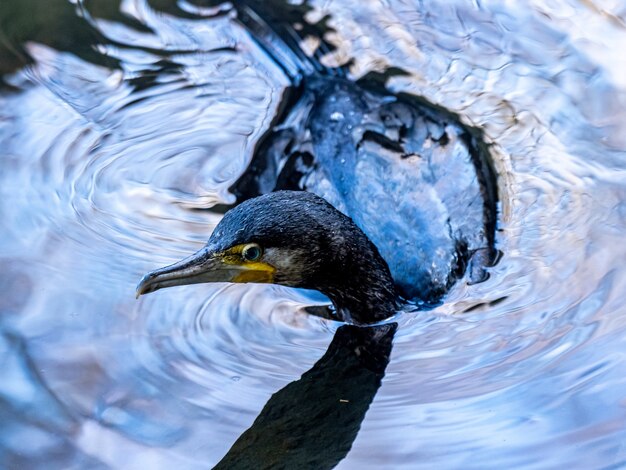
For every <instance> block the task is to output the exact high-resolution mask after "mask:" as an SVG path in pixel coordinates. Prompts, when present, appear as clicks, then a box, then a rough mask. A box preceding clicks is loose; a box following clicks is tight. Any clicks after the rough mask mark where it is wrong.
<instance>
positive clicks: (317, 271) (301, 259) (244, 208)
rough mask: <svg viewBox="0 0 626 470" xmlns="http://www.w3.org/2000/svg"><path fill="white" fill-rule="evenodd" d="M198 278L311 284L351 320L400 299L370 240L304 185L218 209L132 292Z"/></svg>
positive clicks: (391, 308)
mask: <svg viewBox="0 0 626 470" xmlns="http://www.w3.org/2000/svg"><path fill="white" fill-rule="evenodd" d="M203 282H257V283H273V284H280V285H284V286H289V287H301V288H305V289H315V290H318V291H320V292H322V293H323V294H325V295H326V296H327V297H328V298H329V299H330V300H331V302H332V303H333V305H334V307H335V309H336V312H337V315H338V317H339V318H340V319H341V320H344V321H349V322H353V323H357V324H367V323H373V322H377V321H380V320H384V319H385V318H388V317H390V316H392V315H393V314H394V313H395V312H396V310H397V309H398V307H399V304H400V297H399V296H398V293H397V291H396V287H395V285H394V282H393V279H392V277H391V274H390V272H389V267H388V266H387V263H386V262H385V260H384V259H383V258H382V256H381V255H380V253H379V252H378V249H377V248H376V246H375V245H374V244H373V243H372V242H371V241H370V240H369V238H367V236H366V235H365V234H364V233H363V231H362V230H361V229H360V228H359V227H357V225H356V224H355V223H354V222H353V221H352V219H351V218H350V217H348V216H346V215H344V214H343V213H341V212H339V211H338V210H337V209H335V208H334V207H333V206H332V205H330V204H329V203H328V202H326V201H325V200H324V199H322V198H321V197H319V196H316V195H315V194H312V193H308V192H304V191H277V192H273V193H268V194H265V195H263V196H259V197H256V198H253V199H249V200H247V201H245V202H243V203H242V204H240V205H238V206H236V207H235V208H233V209H231V210H230V211H228V212H226V214H225V215H224V217H223V219H222V220H221V221H220V223H219V224H218V225H217V226H216V227H215V230H214V231H213V234H212V235H211V237H210V238H209V241H208V243H207V245H206V246H205V247H204V248H203V249H201V250H200V251H198V252H197V253H195V254H194V255H192V256H190V257H188V258H186V259H184V260H182V261H179V262H178V263H175V264H173V265H171V266H167V267H164V268H161V269H157V270H156V271H153V272H151V273H148V274H146V275H145V276H144V277H143V279H142V280H141V282H140V283H139V285H138V286H137V296H139V295H142V294H147V293H149V292H154V291H155V290H157V289H161V288H163V287H171V286H177V285H184V284H195V283H203Z"/></svg>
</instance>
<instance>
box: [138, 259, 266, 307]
mask: <svg viewBox="0 0 626 470" xmlns="http://www.w3.org/2000/svg"><path fill="white" fill-rule="evenodd" d="M273 273H274V269H273V268H272V267H271V266H269V265H267V264H265V263H245V262H233V260H232V257H229V256H224V254H223V253H216V252H212V251H211V250H210V249H209V248H208V247H205V248H203V249H201V250H200V251H198V252H197V253H195V254H193V255H191V256H190V257H188V258H185V259H184V260H182V261H179V262H178V263H174V264H172V265H170V266H166V267H164V268H160V269H157V270H155V271H152V272H149V273H148V274H146V275H145V276H144V277H143V278H142V279H141V281H139V284H138V285H137V291H136V294H137V298H139V296H140V295H144V294H149V293H150V292H154V291H156V290H159V289H162V288H164V287H172V286H182V285H187V284H198V283H204V282H272V280H273Z"/></svg>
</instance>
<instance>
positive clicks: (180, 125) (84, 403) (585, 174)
mask: <svg viewBox="0 0 626 470" xmlns="http://www.w3.org/2000/svg"><path fill="white" fill-rule="evenodd" d="M310 6H311V10H310V11H309V13H308V14H307V18H306V20H307V21H309V22H311V23H314V22H316V21H319V20H320V19H322V18H324V16H325V15H328V19H327V20H326V21H327V24H328V25H329V26H330V27H332V28H333V29H334V32H331V33H328V35H327V38H326V39H327V40H328V41H329V42H330V43H332V44H334V45H335V46H336V49H335V50H334V51H331V52H329V53H328V54H324V55H323V57H322V62H323V63H324V64H325V65H327V66H333V65H335V64H342V63H345V62H346V61H347V60H349V59H352V61H353V63H352V65H351V67H350V77H351V78H353V79H356V78H359V77H360V76H362V75H364V74H365V73H367V72H370V71H372V70H377V71H382V70H383V69H384V68H385V67H391V66H393V67H399V68H401V69H403V70H404V71H406V72H408V74H407V75H399V76H396V77H393V78H391V79H390V81H389V83H388V87H389V88H390V89H391V90H392V91H394V92H406V93H410V94H413V95H417V96H422V97H424V98H426V99H427V100H428V101H430V102H431V103H434V104H436V105H438V106H441V107H443V108H446V109H448V110H450V111H452V112H454V113H457V114H458V115H459V116H460V117H461V120H462V121H463V123H464V124H466V125H468V126H475V127H477V128H479V129H482V131H483V133H484V138H485V139H486V140H487V142H488V143H489V144H490V151H491V154H492V156H493V161H494V162H493V163H494V168H495V170H496V173H497V178H498V193H499V223H498V230H497V236H496V243H497V248H498V249H499V250H500V252H501V253H502V257H501V258H500V260H499V262H498V263H497V264H496V265H495V266H494V267H492V268H489V274H490V276H489V279H488V280H487V281H485V282H482V283H478V284H471V285H470V283H467V282H463V281H461V282H458V283H457V284H455V285H454V286H453V288H452V289H451V291H450V292H449V293H448V294H447V296H446V297H445V299H444V302H443V303H442V304H441V305H440V306H438V307H436V308H435V309H433V310H430V311H425V312H419V313H415V312H413V313H404V314H399V315H398V316H397V318H396V321H397V322H398V330H397V332H396V334H395V338H394V342H393V348H392V349H391V355H390V357H389V364H388V365H387V367H386V371H385V375H384V378H383V380H382V384H381V386H380V388H379V389H378V391H377V392H375V396H373V401H372V403H371V405H370V406H369V409H368V410H367V413H366V415H365V418H364V420H363V421H362V423H361V424H360V430H359V432H358V434H357V435H356V438H355V439H354V442H353V443H352V446H351V449H350V451H349V452H348V454H347V456H346V457H345V459H343V460H342V461H341V462H340V463H339V465H338V467H337V468H341V469H350V468H359V469H361V468H394V469H395V468H398V469H400V468H406V469H415V468H513V467H518V468H519V467H523V468H537V469H544V468H555V469H556V468H567V467H570V468H621V467H626V307H625V305H624V304H625V300H626V295H625V292H626V270H625V269H624V266H625V264H626V243H625V238H626V73H625V72H626V55H624V48H625V47H626V7H624V6H623V4H622V3H621V2H618V1H611V0H600V1H594V2H591V1H582V0H580V1H574V0H570V1H566V0H563V1H561V2H540V1H530V2H517V3H516V2H495V1H494V2H489V1H479V0H475V1H469V0H467V1H463V0H453V1H448V2H421V1H417V0H415V1H396V0H391V1H387V2H376V1H369V0H368V1H353V0H348V1H342V2H339V1H321V0H320V1H314V2H311V3H310ZM314 46H315V41H314V40H313V39H310V40H308V41H304V43H303V44H302V47H303V48H304V49H305V50H306V49H307V47H308V48H313V47H314ZM0 71H1V72H2V74H3V80H2V83H3V84H2V88H0V169H1V171H0V194H1V198H0V215H1V219H2V227H3V229H2V231H1V232H0V233H1V235H0V268H1V269H0V286H1V288H2V296H1V298H0V370H1V371H2V372H1V377H2V380H1V381H0V421H1V422H2V427H1V429H0V462H1V464H0V466H2V467H3V468H9V469H18V468H19V469H22V468H47V469H48V468H64V469H66V468H123V469H140V468H142V469H143V468H154V469H158V468H163V469H165V468H172V467H174V466H176V467H177V468H185V469H187V468H189V469H195V468H198V469H199V468H207V467H211V466H213V465H215V464H216V463H217V462H219V461H220V460H221V459H222V458H223V457H224V455H226V454H227V452H228V451H229V449H230V448H231V446H232V445H233V443H234V442H235V441H237V439H238V438H239V436H240V435H242V433H244V431H246V429H248V428H250V426H251V425H252V423H253V422H254V421H255V419H256V417H257V416H258V415H259V413H260V412H261V410H262V409H263V407H264V406H265V404H266V403H267V402H268V400H269V399H270V397H271V396H272V395H273V394H274V393H276V392H277V391H278V390H281V389H284V388H285V387H286V386H288V384H290V383H292V382H294V381H297V380H298V379H299V378H300V376H301V375H302V374H304V373H305V372H306V371H308V370H309V369H311V367H312V366H313V365H314V364H315V363H316V362H317V361H318V360H319V359H320V358H321V357H322V356H324V354H325V352H326V351H327V348H328V347H329V345H330V344H331V341H332V340H333V337H334V336H335V334H336V332H337V330H338V328H339V327H340V323H337V322H332V321H329V320H324V319H321V318H319V317H315V316H311V315H308V314H306V313H305V311H304V308H303V306H304V305H305V304H307V303H310V301H311V297H310V296H308V295H305V294H304V293H302V292H298V291H295V290H290V289H286V288H280V287H277V286H261V285H195V286H186V287H180V288H175V289H167V290H163V291H159V292H157V293H155V294H151V295H150V296H146V297H142V298H141V299H140V300H135V292H134V290H135V285H136V284H137V282H138V280H139V279H140V278H141V276H142V275H143V274H144V273H145V272H147V271H149V270H152V269H154V268H156V267H159V266H163V265H166V264H169V263H171V262H174V261H177V260H178V259H181V258H183V257H184V256H186V255H187V254H189V253H191V252H194V251H196V250H197V249H199V248H200V247H201V246H202V245H203V244H204V242H205V241H206V239H207V238H208V236H209V235H210V233H211V231H212V229H213V228H214V226H215V224H216V223H217V222H218V221H219V219H220V217H221V216H220V214H219V213H218V212H215V211H210V210H205V209H209V208H211V207H213V206H215V205H216V204H224V203H232V202H233V197H232V195H230V194H229V192H228V188H229V186H231V185H232V184H233V183H234V182H235V181H236V180H237V178H239V176H240V175H241V174H242V172H243V171H244V170H245V168H246V166H247V164H248V162H249V161H250V158H251V155H252V151H253V149H254V147H255V144H256V143H257V142H258V139H259V138H260V136H261V135H263V133H264V132H265V131H267V129H268V128H269V126H270V125H271V123H272V118H273V117H274V116H275V115H276V113H277V110H278V106H279V104H280V103H281V96H282V91H283V90H284V88H285V87H286V86H287V85H288V83H289V82H288V79H287V78H286V76H285V75H284V74H283V72H282V71H281V69H280V68H279V67H278V66H277V64H276V63H275V62H274V61H272V60H271V59H270V58H269V57H268V56H267V54H265V53H264V51H263V50H262V49H261V48H260V47H259V46H258V45H257V44H256V43H255V42H254V41H253V40H252V39H251V37H250V35H249V34H248V32H247V31H246V30H245V28H244V27H242V25H241V24H240V23H238V22H237V21H236V14H235V12H234V10H231V9H229V7H228V6H227V5H222V6H219V5H217V6H216V5H210V4H208V3H207V2H204V3H192V2H188V1H184V0H181V1H179V2H178V3H175V2H168V1H165V0H159V1H153V2H146V1H144V0H123V1H122V2H115V1H111V2H77V1H67V2H65V1H61V0H53V1H46V2H44V1H43V0H29V1H18V0H8V1H7V0H5V2H4V3H3V4H2V5H0ZM320 393H321V394H323V393H324V392H323V391H320Z"/></svg>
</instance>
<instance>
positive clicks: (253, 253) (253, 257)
mask: <svg viewBox="0 0 626 470" xmlns="http://www.w3.org/2000/svg"><path fill="white" fill-rule="evenodd" d="M262 254H263V250H261V247H260V246H259V245H257V244H256V243H250V244H248V245H246V246H244V247H243V250H241V256H242V257H243V259H245V260H246V261H258V260H259V258H260V257H261V255H262Z"/></svg>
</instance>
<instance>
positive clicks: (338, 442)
mask: <svg viewBox="0 0 626 470" xmlns="http://www.w3.org/2000/svg"><path fill="white" fill-rule="evenodd" d="M395 331H396V325H395V324H387V325H381V326H374V327H356V326H353V325H345V326H342V327H340V328H339V329H338V330H337V333H336V334H335V337H334V338H333V341H332V343H331V344H330V346H329V347H328V350H327V351H326V354H324V356H323V357H322V358H321V359H320V360H319V361H318V362H317V363H316V364H315V365H314V366H313V368H311V370H309V371H308V372H306V373H304V374H303V375H302V377H301V378H300V380H297V381H295V382H292V383H290V384H289V385H287V386H286V387H285V388H283V389H282V390H279V391H278V392H276V393H275V394H274V395H272V398H270V400H269V401H268V402H267V404H266V405H265V407H264V408H263V410H262V411H261V413H260V414H259V416H258V417H257V419H256V420H255V421H254V423H253V424H252V426H251V427H250V428H249V429H248V430H247V431H245V432H244V433H243V434H242V435H241V436H240V437H239V439H237V441H236V442H235V443H234V444H233V446H232V447H231V449H230V450H229V451H228V453H227V454H226V456H224V458H223V459H222V460H221V461H220V462H219V463H218V464H217V465H216V467H215V468H216V469H252V468H254V469H291V468H293V469H296V468H314V469H329V468H333V467H334V466H335V465H337V464H338V463H339V462H340V461H341V460H342V459H343V458H344V457H345V456H346V455H347V454H348V452H349V451H350V448H351V447H352V443H353V442H354V439H356V436H357V433H358V431H359V428H360V426H361V422H362V421H363V419H364V417H365V413H366V412H367V410H368V408H369V406H370V404H371V402H372V400H373V399H374V396H375V395H376V392H377V391H378V388H379V387H380V383H381V380H382V378H383V376H384V374H385V368H386V367H387V364H388V362H389V355H390V353H391V343H392V339H393V336H394V333H395Z"/></svg>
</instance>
